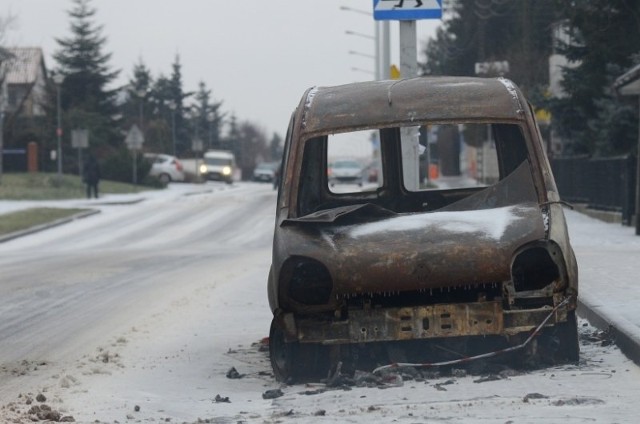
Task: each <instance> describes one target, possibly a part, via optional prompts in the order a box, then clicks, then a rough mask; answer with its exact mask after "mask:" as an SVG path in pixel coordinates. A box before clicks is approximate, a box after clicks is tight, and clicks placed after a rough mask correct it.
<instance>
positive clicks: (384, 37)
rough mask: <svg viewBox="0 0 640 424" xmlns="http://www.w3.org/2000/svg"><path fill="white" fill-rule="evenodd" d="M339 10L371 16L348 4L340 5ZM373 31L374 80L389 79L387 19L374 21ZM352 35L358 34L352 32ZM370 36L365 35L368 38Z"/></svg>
mask: <svg viewBox="0 0 640 424" xmlns="http://www.w3.org/2000/svg"><path fill="white" fill-rule="evenodd" d="M340 10H345V11H348V12H354V13H359V14H361V15H366V16H369V17H373V14H372V13H371V12H368V11H366V10H360V9H354V8H352V7H348V6H340ZM373 25H374V27H373V28H374V32H375V37H372V38H373V39H374V41H375V60H376V67H375V77H376V80H380V79H389V73H390V69H391V57H390V56H391V54H390V50H391V47H390V42H389V21H382V22H378V21H374V23H373ZM351 33H352V31H347V34H351ZM353 35H360V34H356V33H353ZM369 37H371V36H367V38H369Z"/></svg>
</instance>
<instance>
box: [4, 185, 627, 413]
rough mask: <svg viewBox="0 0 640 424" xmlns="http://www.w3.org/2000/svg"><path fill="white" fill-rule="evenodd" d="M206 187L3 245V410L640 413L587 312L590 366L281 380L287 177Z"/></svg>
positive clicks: (621, 360)
mask: <svg viewBox="0 0 640 424" xmlns="http://www.w3.org/2000/svg"><path fill="white" fill-rule="evenodd" d="M205 188H206V189H203V188H202V187H197V186H194V188H193V190H191V189H189V188H188V186H186V185H181V186H175V187H172V188H171V189H169V190H167V191H165V192H163V193H162V194H156V195H154V196H150V197H149V198H148V199H147V200H145V201H143V202H140V203H135V204H130V205H106V204H103V205H100V206H98V207H100V209H101V210H102V213H100V214H98V215H94V216H92V217H90V218H87V219H84V220H80V221H77V222H74V223H73V224H67V225H64V226H61V227H57V228H52V229H50V230H47V231H45V232H41V233H37V234H33V235H30V236H27V237H23V238H20V239H16V240H13V241H11V242H8V243H4V244H1V245H0V270H1V271H0V341H1V343H0V422H3V423H4V422H24V423H27V422H31V421H30V418H29V417H30V416H35V415H34V414H29V413H28V411H29V410H30V409H31V408H33V406H34V405H37V406H41V405H43V404H46V405H48V406H50V407H51V408H52V410H53V411H54V412H58V413H59V414H60V416H73V417H74V418H75V420H76V421H77V422H83V423H90V422H101V423H114V422H116V421H117V422H119V423H125V422H132V423H133V422H173V423H175V422H197V420H198V419H202V420H203V421H204V420H207V419H208V420H209V421H208V422H215V423H238V422H256V423H265V422H267V423H271V422H291V423H299V422H341V423H342V422H351V423H370V422H404V423H427V422H452V423H453V422H455V423H478V422H481V423H505V422H514V423H540V422H545V423H556V422H557V423H571V422H580V423H583V422H618V423H625V422H629V423H632V422H636V420H637V416H638V411H639V409H640V407H639V406H638V405H637V399H638V398H640V370H639V369H638V367H637V366H636V365H634V364H633V363H632V362H631V361H629V360H628V359H627V358H626V357H624V356H623V355H622V354H621V353H620V352H619V351H618V350H617V349H616V348H615V347H614V346H610V345H608V346H602V344H603V343H602V342H603V341H604V342H606V341H607V339H606V337H605V338H603V337H602V336H601V335H599V334H596V332H595V330H594V329H593V328H591V327H583V328H582V334H583V345H582V360H581V362H580V364H579V365H578V366H561V367H554V368H551V369H545V370H539V371H534V372H530V373H526V374H516V373H511V372H503V373H501V374H495V375H491V376H484V377H478V376H471V375H464V374H463V373H458V374H455V375H453V376H452V375H442V376H438V375H436V374H430V375H428V376H427V378H425V379H422V378H420V379H417V380H416V379H412V380H407V379H405V380H404V381H399V380H394V381H392V382H390V383H389V384H386V385H384V386H376V387H372V388H364V387H361V388H351V389H350V390H347V389H346V388H339V389H330V390H329V389H327V388H325V387H323V386H321V385H312V386H305V385H294V386H281V385H280V384H278V383H277V382H276V381H275V380H274V379H273V377H272V375H271V374H270V367H269V363H268V358H267V354H266V353H265V352H263V351H261V349H260V346H261V345H260V341H261V339H262V338H264V337H266V336H267V335H268V329H269V323H270V319H271V313H270V311H269V307H268V305H267V299H266V276H267V272H268V268H269V263H270V257H271V256H270V255H271V238H272V233H273V219H274V208H275V192H274V191H273V190H272V189H271V186H270V185H268V184H264V185H261V184H251V183H246V184H236V185H234V187H227V186H225V185H216V184H207V185H206V187H205ZM604 344H606V343H604ZM232 367H233V368H235V369H236V370H237V371H238V373H240V374H241V376H242V378H237V379H230V378H227V373H228V371H229V370H230V369H231V368H232ZM381 388H386V389H385V390H381ZM271 389H281V390H282V393H283V395H282V396H281V397H278V398H276V399H263V394H264V393H265V392H267V391H268V390H271ZM38 394H42V395H43V396H44V397H45V398H46V400H45V401H43V402H39V401H38V400H36V396H37V395H38ZM216 397H217V399H218V401H216ZM227 398H228V399H227ZM41 399H42V398H41ZM226 400H228V402H226ZM32 412H33V410H32ZM41 412H42V411H41ZM36 415H37V414H36Z"/></svg>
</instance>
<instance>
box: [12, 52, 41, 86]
mask: <svg viewBox="0 0 640 424" xmlns="http://www.w3.org/2000/svg"><path fill="white" fill-rule="evenodd" d="M6 50H7V51H8V52H9V53H11V54H12V55H13V58H12V59H11V60H8V61H6V62H4V63H3V66H6V72H7V74H6V80H5V82H6V83H7V84H32V83H34V82H35V81H36V79H37V76H38V70H39V67H41V66H42V61H43V55H42V49H41V48H39V47H10V48H7V49H6Z"/></svg>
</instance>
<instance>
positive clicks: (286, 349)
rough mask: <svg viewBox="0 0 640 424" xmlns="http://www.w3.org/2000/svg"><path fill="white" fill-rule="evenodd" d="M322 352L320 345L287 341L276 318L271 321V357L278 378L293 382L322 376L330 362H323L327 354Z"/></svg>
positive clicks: (274, 372)
mask: <svg viewBox="0 0 640 424" xmlns="http://www.w3.org/2000/svg"><path fill="white" fill-rule="evenodd" d="M322 353H323V347H322V346H320V345H315V344H306V343H304V344H302V343H299V342H286V341H285V337H284V330H283V329H282V328H281V327H280V325H279V324H278V323H277V322H276V319H275V318H274V319H273V320H272V321H271V330H270V331H269V359H270V361H271V368H272V369H273V374H274V375H275V377H276V380H278V381H281V382H284V383H287V384H293V383H296V382H301V381H304V380H309V379H313V378H318V377H320V376H321V372H322V371H326V370H327V369H328V362H323V358H324V359H327V358H326V355H323V354H322ZM323 365H324V366H325V368H326V369H325V368H323Z"/></svg>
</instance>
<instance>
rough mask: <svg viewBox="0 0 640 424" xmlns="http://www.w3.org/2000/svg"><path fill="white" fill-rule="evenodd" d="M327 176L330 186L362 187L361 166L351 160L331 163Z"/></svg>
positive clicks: (338, 160) (339, 160)
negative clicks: (356, 185)
mask: <svg viewBox="0 0 640 424" xmlns="http://www.w3.org/2000/svg"><path fill="white" fill-rule="evenodd" d="M327 175H328V177H329V184H331V185H334V184H359V185H362V178H363V177H362V166H361V165H360V164H359V163H358V162H357V161H356V160H353V159H337V160H335V161H333V162H332V163H331V164H330V165H329V167H328V171H327Z"/></svg>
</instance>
